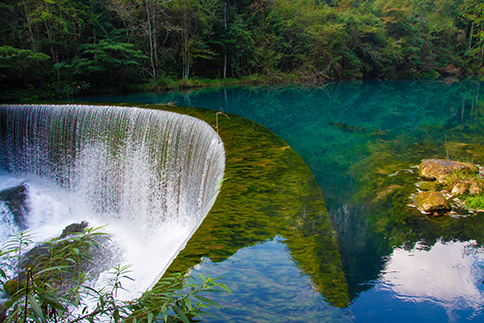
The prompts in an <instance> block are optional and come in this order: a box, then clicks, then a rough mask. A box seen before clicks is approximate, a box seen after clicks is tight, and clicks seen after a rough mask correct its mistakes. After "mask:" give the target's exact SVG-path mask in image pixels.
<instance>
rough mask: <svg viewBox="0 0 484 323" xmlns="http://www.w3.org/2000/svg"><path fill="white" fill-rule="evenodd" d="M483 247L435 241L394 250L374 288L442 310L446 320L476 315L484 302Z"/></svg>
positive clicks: (467, 243) (465, 243)
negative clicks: (408, 248) (425, 244)
mask: <svg viewBox="0 0 484 323" xmlns="http://www.w3.org/2000/svg"><path fill="white" fill-rule="evenodd" d="M483 266H484V250H483V249H482V248H478V247H476V243H475V242H474V241H467V242H448V243H442V242H440V241H439V242H437V243H436V244H435V245H434V246H432V247H431V248H430V249H429V248H424V247H423V246H422V245H420V244H418V245H417V246H416V247H414V248H413V249H412V250H410V251H407V250H404V249H400V248H398V249H395V251H394V252H393V254H392V255H391V256H390V257H389V260H388V262H387V264H386V266H385V270H384V271H383V273H382V274H381V277H380V279H379V281H378V282H377V286H378V289H381V290H385V291H387V292H389V293H390V294H393V295H392V297H394V298H396V299H400V300H402V301H404V302H410V303H414V304H415V303H426V304H428V305H429V306H432V307H434V306H435V307H441V308H443V309H444V310H445V312H446V313H447V315H448V319H449V320H450V321H455V320H459V317H460V315H461V314H462V313H460V314H456V312H462V311H464V312H466V313H467V314H466V315H465V316H467V315H469V314H470V316H468V317H472V316H473V315H476V314H479V312H480V311H481V310H482V308H483V305H484V288H483V286H482V285H483V278H484V267H483Z"/></svg>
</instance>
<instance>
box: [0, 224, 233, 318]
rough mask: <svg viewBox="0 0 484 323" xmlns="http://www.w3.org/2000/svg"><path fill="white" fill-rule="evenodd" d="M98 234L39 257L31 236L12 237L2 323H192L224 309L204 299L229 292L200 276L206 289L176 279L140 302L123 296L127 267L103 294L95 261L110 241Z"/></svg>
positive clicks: (5, 257)
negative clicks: (94, 282) (95, 281)
mask: <svg viewBox="0 0 484 323" xmlns="http://www.w3.org/2000/svg"><path fill="white" fill-rule="evenodd" d="M96 230H97V229H87V230H86V231H85V233H77V234H74V235H71V236H69V237H68V238H66V239H61V238H53V239H52V240H50V241H48V242H44V243H41V244H40V245H38V246H36V247H34V248H33V249H31V250H40V252H37V251H34V252H32V251H28V252H27V250H28V249H29V248H30V247H29V246H30V245H31V244H32V239H31V235H30V233H20V234H18V235H15V236H12V237H11V238H10V240H8V241H7V242H6V243H5V244H4V245H3V246H2V249H1V250H0V280H1V283H2V287H3V291H4V292H6V294H10V296H9V298H8V299H7V300H6V301H5V303H3V304H2V305H1V306H3V309H2V310H4V311H5V312H6V314H4V316H3V317H2V316H1V314H0V322H70V323H74V322H153V321H156V322H193V321H194V320H196V319H197V318H202V315H203V314H206V315H210V314H207V313H205V312H204V309H205V308H207V307H208V306H212V305H213V306H220V305H219V304H217V303H215V302H213V301H212V300H210V299H209V298H207V297H204V296H202V295H201V294H203V293H206V292H230V290H229V289H228V287H227V286H226V285H224V284H222V283H218V282H216V279H211V278H209V277H207V278H205V277H203V276H201V279H202V283H193V282H190V281H191V280H193V278H192V277H189V276H187V275H183V274H180V273H175V274H172V275H170V276H168V277H164V278H162V279H160V280H159V282H158V283H157V284H156V285H155V287H154V288H152V289H151V290H149V291H146V292H145V293H143V294H142V295H141V296H140V297H139V298H138V299H135V300H131V301H123V300H120V299H119V298H118V297H117V294H118V291H120V290H121V289H123V282H124V281H126V280H127V279H131V278H130V277H129V276H128V271H129V270H128V266H121V265H118V266H115V267H114V268H112V270H111V271H110V274H111V278H110V280H109V282H108V283H106V285H105V286H104V287H102V288H96V287H93V286H92V284H91V282H92V279H93V278H96V276H97V273H95V272H94V271H93V270H92V268H94V266H93V265H94V262H93V255H95V254H96V250H99V249H101V248H103V247H104V246H103V243H102V242H103V241H106V239H107V236H106V235H105V234H104V233H99V232H97V231H96ZM26 259H28V260H26ZM90 285H91V286H90Z"/></svg>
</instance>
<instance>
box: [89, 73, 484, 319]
mask: <svg viewBox="0 0 484 323" xmlns="http://www.w3.org/2000/svg"><path fill="white" fill-rule="evenodd" d="M451 81H455V80H445V82H439V81H384V82H380V81H365V82H347V83H334V84H328V85H325V86H322V87H318V88H302V87H278V88H268V87H259V88H227V89H220V90H212V91H190V92H185V93H161V94H129V95H113V96H103V97H90V98H82V99H81V100H82V101H86V100H90V101H96V102H137V103H160V104H167V103H173V104H178V105H188V106H196V107H202V108H207V109H212V110H217V111H218V110H222V111H223V112H227V113H233V114H237V115H240V116H243V117H246V118H249V119H251V120H253V121H256V122H258V123H260V124H262V125H264V126H266V127H267V128H269V129H270V130H272V131H273V132H275V133H276V134H277V135H279V136H280V137H281V138H283V139H284V140H285V141H287V143H288V144H289V145H290V146H291V147H292V148H294V149H295V150H296V152H298V153H299V154H300V155H301V157H302V158H303V159H304V160H305V162H306V163H307V164H308V165H309V167H310V169H311V170H312V172H313V173H314V175H315V177H316V179H317V181H318V183H319V184H320V187H321V189H322V190H323V194H324V196H325V199H326V202H327V205H328V210H329V212H330V214H331V215H332V219H333V222H334V225H335V229H336V231H337V234H338V243H339V247H340V252H341V256H342V261H343V264H344V267H345V273H346V277H347V281H348V284H349V290H350V294H351V304H350V305H349V306H348V307H347V308H343V309H340V308H334V307H331V306H330V305H328V304H327V303H326V302H325V300H324V299H323V297H321V296H320V295H319V294H317V293H316V292H314V290H313V288H312V286H311V281H310V279H309V278H308V277H305V276H304V274H302V273H301V272H300V271H299V269H298V268H297V266H296V265H295V264H294V263H293V262H292V260H291V256H290V253H289V252H288V251H287V250H286V249H285V248H284V245H283V244H282V243H281V242H280V239H282V238H280V237H274V238H273V240H271V241H267V242H265V243H262V244H259V245H257V246H255V247H251V248H244V249H241V250H239V252H237V253H236V254H235V255H233V256H232V257H230V258H229V259H227V260H226V261H224V262H222V263H212V262H211V261H210V260H208V259H207V260H206V261H205V262H203V263H201V264H199V265H197V266H196V268H194V269H193V271H192V273H193V274H195V275H196V274H198V273H203V274H204V275H210V276H212V277H214V276H226V278H225V279H226V281H224V282H226V283H227V285H229V287H230V288H231V289H232V290H233V291H234V293H233V295H231V296H226V295H223V296H221V298H220V299H218V300H217V301H219V302H220V303H222V304H223V305H224V306H225V309H223V310H218V309H210V311H211V313H213V314H215V315H217V316H219V318H218V319H217V318H207V320H208V321H211V322H226V321H231V322H246V321H256V322H276V321H279V322H287V321H293V322H308V321H312V322H334V321H344V322H346V321H355V322H386V321H393V322H408V321H410V320H412V321H414V322H424V321H425V322H443V321H444V322H445V321H450V322H463V321H465V322H468V321H476V322H478V321H482V320H483V319H484V314H483V313H482V310H483V309H482V308H483V305H484V284H483V281H484V272H483V270H484V269H483V268H484V252H483V250H482V247H481V246H482V244H483V243H484V219H482V217H483V215H482V214H475V215H472V216H469V217H466V218H462V219H448V220H445V221H440V222H439V221H433V220H429V219H426V218H423V217H421V216H417V215H415V213H414V212H412V211H402V208H403V207H400V208H398V207H397V206H398V205H400V204H402V203H403V204H402V205H403V206H404V203H405V198H403V199H402V197H401V196H399V194H400V193H399V192H400V191H398V190H396V191H392V193H391V194H393V195H390V196H391V198H386V199H382V202H381V203H380V204H378V203H377V204H375V203H370V202H369V201H370V200H373V201H374V200H377V199H376V198H375V197H376V196H380V195H378V194H379V189H384V188H385V187H386V186H383V185H387V186H388V185H394V186H399V185H403V184H404V183H408V182H409V181H411V180H413V179H416V178H417V175H416V173H415V171H414V169H413V168H411V167H410V166H413V165H416V164H417V163H418V162H419V161H420V160H421V159H422V158H430V157H446V155H447V154H448V155H449V157H451V158H461V159H462V158H464V159H466V160H469V161H473V162H477V163H481V164H482V163H483V162H484V161H483V160H482V157H481V155H480V154H479V149H480V148H479V147H481V146H480V145H481V144H484V132H483V129H484V128H483V125H484V118H483V113H484V102H483V98H484V93H483V92H484V91H483V87H482V85H483V84H482V83H480V82H477V81H474V80H460V81H458V82H451ZM214 116H215V114H214ZM220 122H224V121H223V117H221V119H220ZM463 144H465V145H464V146H463ZM462 147H464V148H462ZM379 163H381V164H382V165H379ZM388 169H389V170H391V174H390V173H388V172H387V173H385V172H384V171H386V170H388ZM389 175H390V176H389ZM393 175H395V176H393ZM375 180H377V181H375ZM400 195H401V194H400ZM402 201H403V202H402ZM268 255H271V256H268ZM280 299H283V300H285V301H279V300H280ZM271 304H272V305H271Z"/></svg>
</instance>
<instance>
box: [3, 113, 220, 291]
mask: <svg viewBox="0 0 484 323" xmlns="http://www.w3.org/2000/svg"><path fill="white" fill-rule="evenodd" d="M224 167H225V151H224V148H223V144H222V141H221V139H220V137H219V136H218V135H217V133H216V132H215V131H214V130H213V129H212V128H211V127H210V126H209V125H208V124H207V123H205V122H204V121H202V120H199V119H196V118H193V117H189V116H186V115H181V114H176V113H172V112H166V111H161V110H154V109H142V108H133V107H119V106H86V105H2V106H0V168H1V169H2V170H3V171H6V172H8V174H9V176H11V177H18V178H22V179H24V178H25V179H26V181H27V185H28V186H29V195H30V205H29V209H30V213H29V215H28V218H27V223H29V224H30V225H29V228H31V229H34V230H35V229H38V230H47V229H45V228H46V227H48V226H49V225H50V226H52V225H54V226H55V225H64V224H66V223H67V224H69V222H71V223H72V221H76V220H77V221H79V220H88V221H89V222H90V223H91V224H98V225H102V224H107V227H106V230H105V231H109V232H113V235H114V237H115V238H114V239H115V240H116V239H117V241H116V243H117V244H119V245H120V249H121V250H123V251H122V254H123V256H122V258H123V260H124V261H127V262H131V265H132V266H133V272H134V273H136V272H144V273H143V274H140V275H139V276H140V277H142V278H140V277H136V279H137V281H136V283H134V285H133V286H134V287H135V289H139V288H140V286H141V288H145V289H146V288H147V287H149V285H151V284H152V283H153V282H154V280H156V278H157V277H159V275H161V274H162V273H163V271H164V270H165V269H166V268H167V266H168V265H169V264H170V263H171V261H172V260H173V258H174V257H175V256H176V254H177V253H178V252H179V250H180V249H182V248H183V247H184V245H185V243H186V242H187V240H188V239H189V238H190V236H191V235H192V234H193V232H194V231H195V230H196V229H197V228H198V226H199V225H200V223H201V221H202V220H203V218H204V217H205V215H206V214H207V213H208V211H209V210H210V208H211V206H212V205H213V203H214V201H215V198H216V196H217V194H218V190H219V188H220V185H219V184H220V183H221V181H222V179H223V174H224ZM0 181H1V177H0ZM0 186H1V185H0ZM47 196H48V197H47ZM52 200H55V202H54V201H52ZM59 201H60V202H59ZM56 203H60V205H61V206H60V207H59V206H53V205H57V204H56ZM36 210H37V211H36ZM59 229H60V230H61V228H56V230H59ZM58 233H60V232H58ZM148 253H150V254H148ZM152 271H156V274H154V275H153V272H152ZM133 275H137V274H133ZM146 276H148V277H146ZM127 288H128V289H129V286H128V287H127Z"/></svg>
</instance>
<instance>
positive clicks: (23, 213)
mask: <svg viewBox="0 0 484 323" xmlns="http://www.w3.org/2000/svg"><path fill="white" fill-rule="evenodd" d="M27 197H28V196H27V188H26V187H25V185H19V186H16V187H12V188H9V189H6V190H3V191H1V192H0V201H4V202H5V205H6V206H7V207H8V209H9V210H10V212H11V213H12V215H13V219H14V222H15V224H16V225H17V226H18V227H19V228H20V229H21V230H25V229H27V220H26V217H27V214H28V213H29V207H28V206H27V203H26V201H27Z"/></svg>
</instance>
